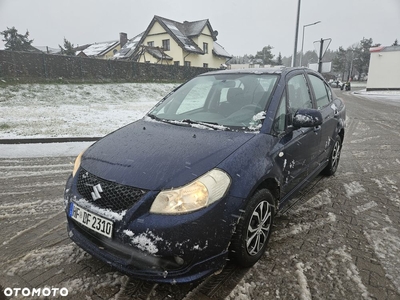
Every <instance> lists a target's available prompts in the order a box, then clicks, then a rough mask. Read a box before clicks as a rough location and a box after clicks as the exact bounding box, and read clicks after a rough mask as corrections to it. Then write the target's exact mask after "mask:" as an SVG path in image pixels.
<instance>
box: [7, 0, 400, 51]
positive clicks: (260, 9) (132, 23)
mask: <svg viewBox="0 0 400 300" xmlns="http://www.w3.org/2000/svg"><path fill="white" fill-rule="evenodd" d="M297 3H298V0H229V1H227V0H202V1H185V0H168V1H166V0H152V1H148V0H113V1H111V0H107V1H106V0H0V31H3V30H5V29H6V28H7V27H12V26H15V28H17V29H18V32H19V33H25V31H26V30H27V29H28V30H29V33H30V38H31V39H34V42H33V45H34V46H35V45H36V46H49V47H53V48H58V45H62V44H63V39H64V37H65V38H66V39H67V40H69V41H70V42H72V43H73V44H74V45H83V44H87V43H94V42H104V41H110V40H117V39H119V32H126V33H127V34H128V38H132V37H134V36H135V35H137V34H139V33H141V32H142V31H144V30H145V29H146V28H147V26H148V25H149V23H150V21H151V20H152V18H153V16H154V15H159V16H162V17H165V18H169V19H173V20H175V21H179V22H183V21H185V20H187V21H195V20H202V19H209V20H210V23H211V26H212V27H213V29H214V30H217V31H218V32H219V35H218V42H219V43H220V44H221V45H222V46H223V47H224V48H225V49H226V50H227V51H228V52H229V53H231V54H232V55H244V54H255V53H256V52H257V51H259V50H261V49H262V48H263V46H266V45H271V46H272V47H274V49H273V54H275V55H278V53H279V52H281V53H282V56H290V55H292V53H293V50H294V36H295V25H296V24H295V23H296V13H297ZM316 21H321V23H320V24H317V25H314V26H309V27H306V29H305V42H304V50H305V51H306V50H314V46H313V42H314V41H316V40H319V39H321V38H332V43H331V45H330V47H329V48H330V49H331V50H336V49H338V48H339V46H343V47H345V48H347V47H348V46H351V45H352V44H354V43H357V42H358V41H360V40H361V39H362V38H363V37H365V38H372V39H373V41H374V42H375V43H381V44H382V45H391V44H393V42H394V40H395V39H398V40H399V42H400V0H380V1H378V0H302V1H301V13H300V26H299V39H298V51H300V49H301V37H302V32H303V25H305V24H309V23H313V22H316ZM0 38H1V39H2V38H3V36H0ZM3 48H4V42H3V41H0V49H3Z"/></svg>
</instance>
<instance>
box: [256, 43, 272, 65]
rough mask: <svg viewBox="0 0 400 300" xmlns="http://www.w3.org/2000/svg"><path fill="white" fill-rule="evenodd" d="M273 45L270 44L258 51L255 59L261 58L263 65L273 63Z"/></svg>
mask: <svg viewBox="0 0 400 300" xmlns="http://www.w3.org/2000/svg"><path fill="white" fill-rule="evenodd" d="M272 49H273V47H271V46H270V45H268V46H265V47H264V48H263V49H262V50H261V51H258V52H257V54H256V55H255V56H254V58H255V59H261V60H262V61H263V64H264V65H273V64H274V61H273V58H274V55H273V54H272V53H271V50H272Z"/></svg>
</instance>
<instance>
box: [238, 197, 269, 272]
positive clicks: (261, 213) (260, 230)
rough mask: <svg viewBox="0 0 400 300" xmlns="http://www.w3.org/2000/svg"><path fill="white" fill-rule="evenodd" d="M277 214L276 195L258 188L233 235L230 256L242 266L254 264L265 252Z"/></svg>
mask: <svg viewBox="0 0 400 300" xmlns="http://www.w3.org/2000/svg"><path fill="white" fill-rule="evenodd" d="M274 214H275V201H274V197H273V196H272V194H271V193H270V191H268V190H267V189H262V190H258V191H257V192H256V193H255V194H254V195H253V196H252V197H251V198H250V201H249V203H248V204H247V206H246V208H245V211H244V214H243V215H242V217H241V218H240V221H239V223H238V225H237V226H236V231H235V233H234V235H233V238H232V242H231V247H230V256H231V258H232V259H233V260H234V261H235V262H236V264H238V265H240V266H242V267H251V266H253V265H254V264H255V263H256V262H257V261H258V260H259V259H260V258H261V256H262V255H263V254H264V252H265V249H266V247H267V244H268V240H269V238H270V236H271V230H272V224H273V220H274Z"/></svg>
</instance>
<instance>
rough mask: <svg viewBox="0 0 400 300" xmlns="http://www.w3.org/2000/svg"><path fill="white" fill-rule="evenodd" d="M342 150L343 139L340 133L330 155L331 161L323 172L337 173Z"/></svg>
mask: <svg viewBox="0 0 400 300" xmlns="http://www.w3.org/2000/svg"><path fill="white" fill-rule="evenodd" d="M341 150H342V139H341V137H340V136H339V135H338V136H337V137H336V140H335V142H334V144H333V147H332V151H331V155H330V156H329V162H328V165H327V166H326V167H325V169H324V170H323V171H322V173H323V174H325V175H328V176H331V175H333V174H335V172H336V170H337V167H338V165H339V159H340V152H341Z"/></svg>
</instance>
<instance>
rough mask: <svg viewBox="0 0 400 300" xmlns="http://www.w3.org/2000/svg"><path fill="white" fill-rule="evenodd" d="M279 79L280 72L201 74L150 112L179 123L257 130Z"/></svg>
mask: <svg viewBox="0 0 400 300" xmlns="http://www.w3.org/2000/svg"><path fill="white" fill-rule="evenodd" d="M277 79H278V75H276V74H217V75H205V76H199V77H196V78H194V79H192V80H190V81H189V82H187V83H186V84H184V85H182V86H181V87H180V88H179V89H177V90H176V91H175V92H174V93H171V94H170V95H168V96H167V97H166V98H165V99H164V100H162V101H161V102H160V103H158V104H157V106H155V107H154V108H153V109H152V110H151V111H150V112H149V114H148V116H150V117H151V118H153V119H157V120H161V121H164V122H170V123H174V124H177V125H187V124H190V125H194V124H195V125H196V126H205V127H208V128H213V129H222V130H252V131H256V130H259V129H260V128H261V125H262V122H263V120H264V117H265V108H266V107H267V106H268V102H269V100H270V98H271V95H272V91H273V89H274V86H275V83H276V82H277Z"/></svg>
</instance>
